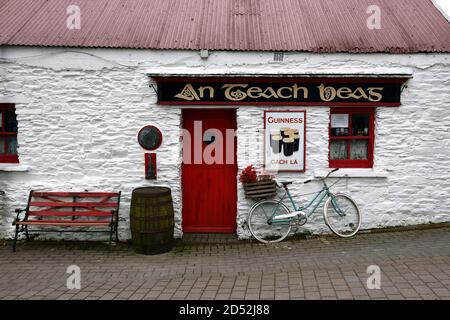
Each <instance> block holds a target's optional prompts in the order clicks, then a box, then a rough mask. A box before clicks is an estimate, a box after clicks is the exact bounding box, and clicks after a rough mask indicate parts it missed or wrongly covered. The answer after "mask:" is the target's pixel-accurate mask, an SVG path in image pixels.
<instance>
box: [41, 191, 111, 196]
mask: <svg viewBox="0 0 450 320" xmlns="http://www.w3.org/2000/svg"><path fill="white" fill-rule="evenodd" d="M48 196H52V197H81V198H98V197H118V196H119V193H117V192H36V191H35V192H33V197H48Z"/></svg>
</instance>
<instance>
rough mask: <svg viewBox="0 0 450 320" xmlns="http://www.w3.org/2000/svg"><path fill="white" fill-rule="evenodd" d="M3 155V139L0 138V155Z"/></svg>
mask: <svg viewBox="0 0 450 320" xmlns="http://www.w3.org/2000/svg"><path fill="white" fill-rule="evenodd" d="M4 154H5V138H4V137H0V155H4Z"/></svg>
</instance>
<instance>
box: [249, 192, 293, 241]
mask: <svg viewBox="0 0 450 320" xmlns="http://www.w3.org/2000/svg"><path fill="white" fill-rule="evenodd" d="M288 213H289V208H288V207H286V205H284V204H283V203H282V202H280V201H277V200H261V201H259V202H257V203H256V204H255V205H253V207H252V208H251V209H250V213H249V215H248V227H249V229H250V232H251V234H252V235H253V236H254V237H255V239H256V240H258V241H260V242H262V243H275V242H280V241H282V240H283V239H284V238H286V237H287V236H288V234H289V232H291V228H292V226H291V222H290V221H286V222H278V223H276V222H275V223H273V222H272V221H271V218H272V217H274V216H277V215H280V214H288Z"/></svg>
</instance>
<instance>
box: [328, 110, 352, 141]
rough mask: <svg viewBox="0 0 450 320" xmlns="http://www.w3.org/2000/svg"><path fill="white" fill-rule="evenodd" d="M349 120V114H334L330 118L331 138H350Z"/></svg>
mask: <svg viewBox="0 0 450 320" xmlns="http://www.w3.org/2000/svg"><path fill="white" fill-rule="evenodd" d="M349 118H350V115H349V114H348V113H332V114H331V118H330V128H331V136H333V137H337V136H348V135H349V132H348V124H349Z"/></svg>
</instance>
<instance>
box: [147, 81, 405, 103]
mask: <svg viewBox="0 0 450 320" xmlns="http://www.w3.org/2000/svg"><path fill="white" fill-rule="evenodd" d="M155 80H156V81H157V83H158V103H160V104H175V105H177V104H178V105H180V104H181V105H186V104H187V105H208V104H215V105H227V104H234V105H334V106H339V105H345V106H351V105H355V106H356V105H358V106H370V105H373V106H380V105H382V106H399V105H400V93H401V85H402V84H403V83H404V82H405V81H406V79H403V78H394V79H390V78H289V77H286V78H275V77H274V78H267V77H266V78H260V77H252V78H249V77H240V78H235V77H222V78H213V77H209V78H208V77H198V78H170V77H166V78H162V77H155Z"/></svg>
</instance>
